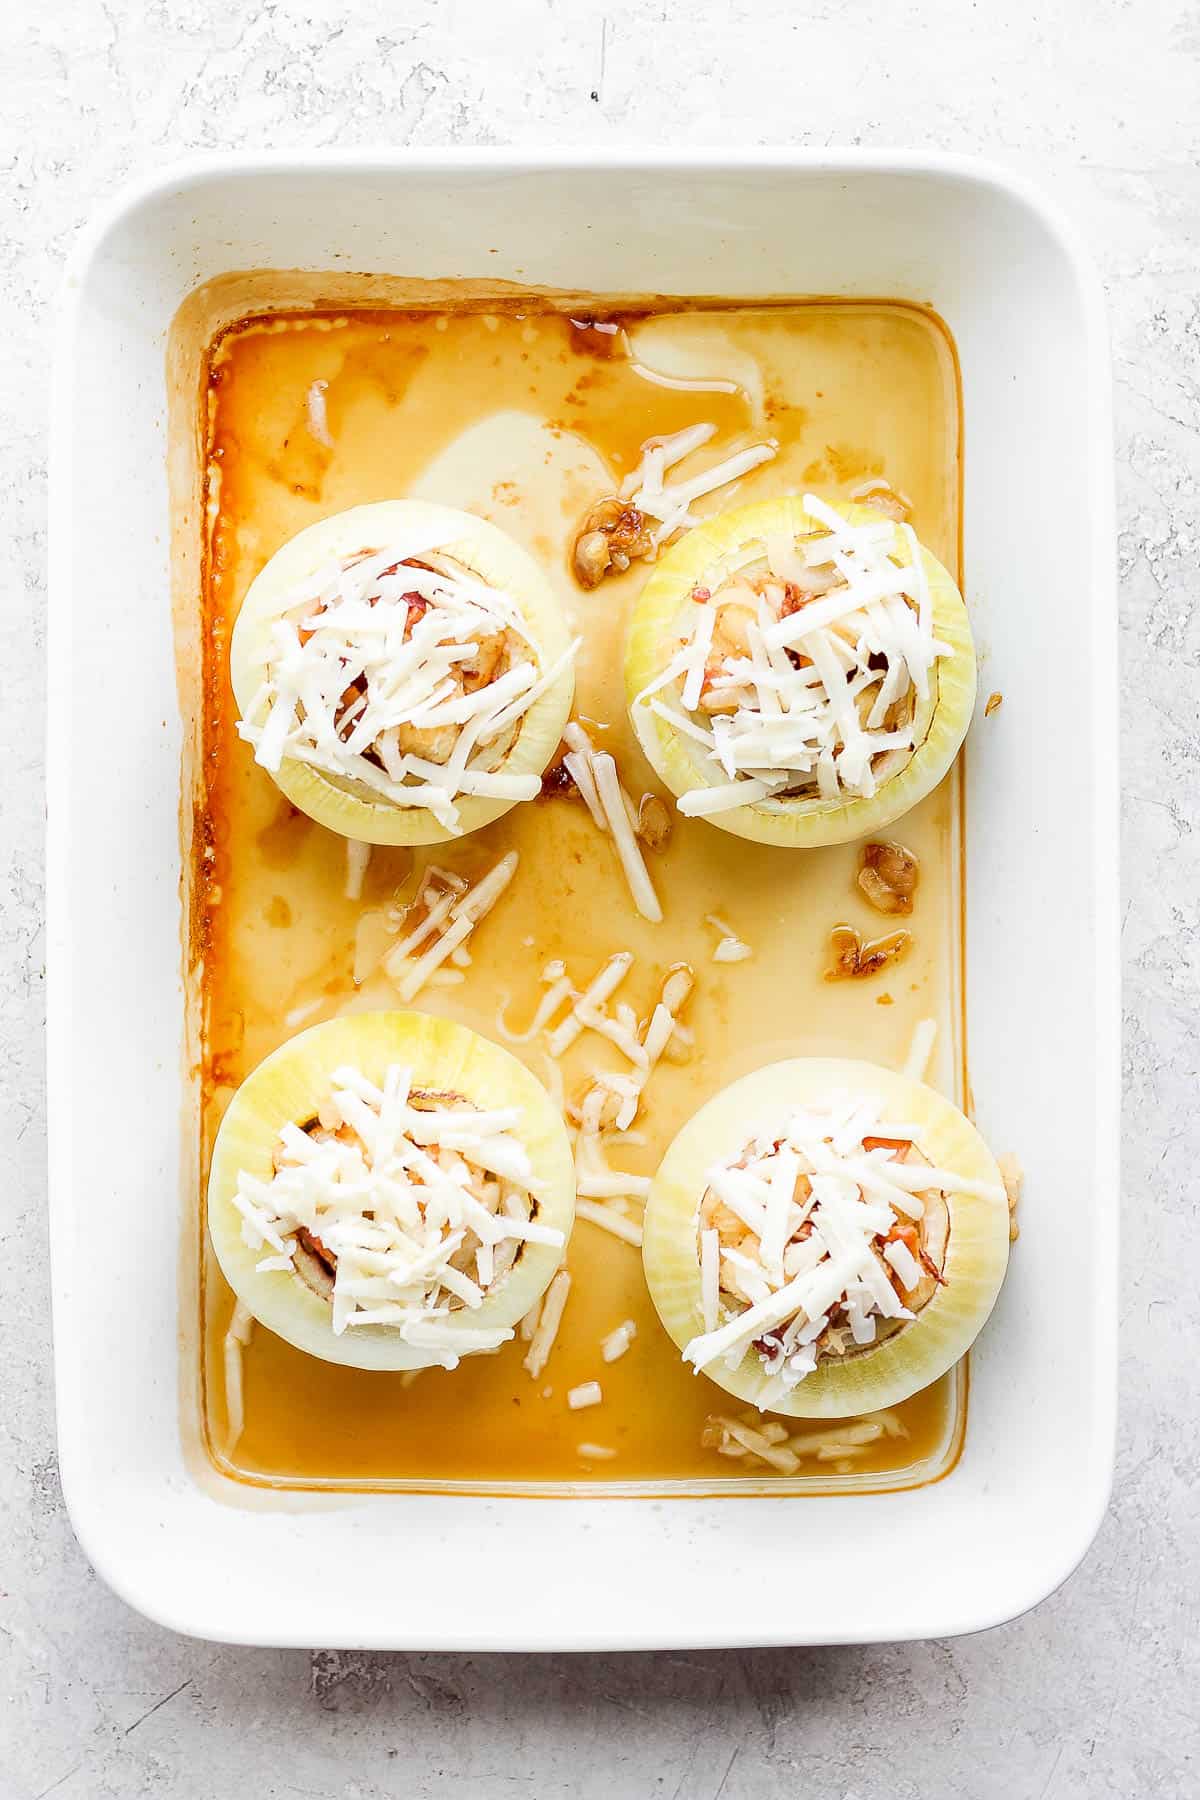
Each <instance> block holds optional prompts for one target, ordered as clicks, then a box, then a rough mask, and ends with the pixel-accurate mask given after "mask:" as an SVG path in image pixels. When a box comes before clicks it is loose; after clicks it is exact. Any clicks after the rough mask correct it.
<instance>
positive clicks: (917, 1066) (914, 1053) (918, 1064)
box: [904, 1019, 937, 1081]
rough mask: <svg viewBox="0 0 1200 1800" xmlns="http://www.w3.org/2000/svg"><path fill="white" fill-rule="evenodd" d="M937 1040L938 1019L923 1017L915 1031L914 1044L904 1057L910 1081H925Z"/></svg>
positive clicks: (905, 1070)
mask: <svg viewBox="0 0 1200 1800" xmlns="http://www.w3.org/2000/svg"><path fill="white" fill-rule="evenodd" d="M936 1042H937V1020H936V1019H922V1020H921V1022H920V1024H919V1025H918V1026H917V1028H916V1030H915V1031H914V1032H913V1038H912V1044H911V1046H910V1048H909V1052H908V1055H907V1056H906V1057H905V1059H904V1073H905V1074H906V1075H907V1076H908V1079H909V1080H910V1081H924V1079H925V1074H926V1071H927V1070H928V1068H929V1059H930V1057H931V1056H932V1055H933V1046H934V1044H935V1043H936Z"/></svg>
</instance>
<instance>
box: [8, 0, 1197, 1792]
mask: <svg viewBox="0 0 1200 1800" xmlns="http://www.w3.org/2000/svg"><path fill="white" fill-rule="evenodd" d="M0 67H2V68H3V70H4V103H3V106H2V107H0V121H2V122H0V169H2V170H3V198H2V199H0V370H2V371H3V376H2V382H0V391H2V400H0V406H2V416H3V430H2V431H0V511H2V519H3V525H2V529H0V570H2V571H3V574H2V579H0V594H2V596H3V600H2V607H0V684H2V696H3V697H2V701H0V754H2V756H3V764H2V766H3V768H4V769H5V771H6V778H5V781H4V785H3V806H2V809H0V1120H2V1121H3V1136H4V1149H5V1179H4V1181H3V1183H2V1184H0V1229H2V1238H3V1242H2V1248H0V1334H2V1336H0V1343H2V1364H3V1367H4V1370H5V1388H4V1391H5V1405H4V1408H3V1411H2V1412H0V1439H2V1440H3V1447H2V1449H0V1670H2V1682H0V1686H2V1690H3V1707H2V1710H0V1800H35V1797H40V1796H43V1795H49V1794H51V1793H53V1794H54V1795H56V1796H58V1797H59V1800H93V1797H99V1796H109V1795H111V1796H121V1797H122V1800H124V1797H125V1796H132V1795H140V1794H153V1795H155V1796H156V1797H161V1800H200V1797H202V1796H203V1797H205V1800H207V1797H208V1796H216V1795H221V1796H225V1795H246V1796H253V1797H254V1800H266V1797H268V1796H270V1797H274V1796H287V1795H294V1794H301V1795H314V1796H332V1795H338V1796H346V1797H347V1800H349V1797H353V1800H377V1797H382V1796H391V1795H397V1796H398V1795H404V1796H405V1797H406V1800H415V1797H417V1796H422V1795H427V1794H429V1795H434V1794H436V1795H439V1796H441V1795H455V1796H472V1797H474V1796H479V1797H481V1800H503V1797H504V1796H507V1795H509V1794H516V1793H522V1794H529V1795H532V1796H535V1797H536V1800H542V1797H543V1796H558V1795H564V1796H565V1795H568V1794H570V1795H572V1796H577V1797H579V1800H593V1797H594V1800H623V1797H624V1796H641V1795H647V1796H659V1795H661V1796H663V1800H718V1796H722V1797H723V1800H776V1797H779V1800H782V1797H783V1796H785V1795H786V1796H788V1797H789V1800H792V1797H794V1796H800V1795H808V1794H810V1793H811V1794H814V1795H820V1796H822V1800H851V1797H852V1800H941V1797H942V1796H946V1797H950V1796H955V1797H957V1796H960V1795H961V1796H963V1797H964V1800H993V1797H994V1800H1025V1797H1026V1796H1028V1800H1068V1796H1075V1795H1083V1794H1086V1795H1089V1796H1094V1797H1095V1800H1100V1797H1101V1796H1114V1797H1118V1796H1119V1797H1120V1800H1127V1797H1135V1796H1136V1797H1137V1800H1149V1797H1150V1796H1158V1795H1161V1796H1165V1797H1169V1800H1186V1796H1188V1795H1191V1794H1196V1793H1200V1729H1198V1724H1197V1716H1198V1715H1197V1706H1196V1695H1197V1692H1198V1691H1200V1652H1198V1643H1200V1640H1198V1638H1197V1633H1196V1625H1195V1617H1196V1607H1197V1600H1198V1596H1200V1579H1198V1577H1200V1518H1198V1511H1200V1508H1198V1504H1197V1499H1196V1495H1197V1492H1198V1491H1200V1483H1198V1480H1197V1477H1198V1474H1200V1446H1198V1435H1197V1415H1198V1411H1200V1409H1198V1406H1197V1385H1198V1384H1197V1380H1196V1373H1195V1371H1196V1368H1197V1366H1198V1362H1200V1358H1198V1356H1197V1330H1198V1327H1200V1306H1198V1303H1197V1294H1198V1292H1200V1249H1198V1245H1197V1234H1196V1230H1195V1226H1194V1223H1193V1218H1194V1209H1195V1207H1196V1199H1197V1192H1196V1190H1197V1182H1196V1177H1195V1174H1194V1172H1193V1175H1192V1176H1191V1177H1189V1175H1188V1170H1189V1169H1190V1168H1192V1157H1193V1155H1195V1154H1196V1151H1197V1149H1198V1148H1200V1125H1197V1123H1196V1122H1195V1120H1196V1101H1197V1061H1198V1057H1200V1050H1198V1041H1200V897H1198V896H1200V851H1198V848H1197V842H1198V840H1197V836H1196V834H1195V830H1194V821H1195V818H1196V813H1197V794H1198V776H1200V725H1198V714H1200V611H1198V610H1197V608H1196V603H1195V596H1196V594H1197V591H1198V588H1200V578H1198V564H1200V498H1198V484H1200V173H1198V172H1197V167H1196V152H1197V148H1198V146H1200V11H1198V10H1197V7H1196V0H1137V3H1135V0H1063V4H1061V5H1058V6H1051V5H1049V4H1046V5H1039V4H1037V3H1036V0H1009V4H1008V5H1006V6H990V5H987V4H985V3H983V0H980V3H979V4H966V3H964V0H924V4H922V3H921V0H915V3H914V0H907V3H906V0H892V3H891V4H876V5H870V4H863V5H860V6H858V7H854V8H851V7H849V6H846V5H844V4H839V3H838V0H691V4H687V5H684V4H679V3H677V0H657V3H655V0H612V3H611V4H607V5H606V4H605V0H599V4H597V5H596V6H594V7H589V8H583V7H579V6H575V5H573V4H571V0H442V3H441V4H439V3H438V0H408V4H406V5H404V6H401V7H395V8H386V7H383V6H380V5H379V4H378V3H375V4H368V3H367V0H300V4H298V5H289V4H286V3H284V0H278V3H270V4H266V5H257V4H256V3H255V0H245V3H244V4H242V5H235V6H230V5H228V4H225V3H224V0H186V4H185V0H147V4H145V5H134V4H132V3H131V0H111V3H109V4H106V3H105V0H44V3H42V4H38V3H37V0H14V6H13V7H12V8H10V13H9V15H8V17H7V19H6V20H5V22H4V23H3V24H2V25H0ZM556 142H557V143H576V144H578V143H596V144H654V143H665V144H670V145H675V146H680V145H688V144H695V145H716V146H728V145H735V144H739V143H772V144H785V143H797V144H813V145H830V144H832V145H843V144H878V145H905V146H918V145H925V146H932V147H937V148H942V149H955V150H961V151H970V152H977V153H982V154H985V155H988V156H991V157H993V158H995V159H997V160H999V161H1001V162H1005V163H1009V164H1012V165H1014V166H1019V167H1021V168H1022V169H1023V170H1024V171H1025V172H1026V173H1028V174H1030V175H1033V176H1035V177H1037V178H1039V179H1040V180H1042V181H1043V182H1044V183H1045V184H1046V186H1047V187H1048V188H1049V189H1050V190H1051V191H1052V192H1053V193H1054V194H1055V195H1056V197H1057V198H1058V199H1059V201H1060V202H1061V203H1063V204H1065V206H1066V207H1067V208H1068V209H1069V210H1070V211H1071V212H1072V213H1073V214H1074V215H1075V216H1076V218H1077V220H1078V222H1079V224H1080V226H1081V228H1082V230H1083V232H1084V234H1085V235H1086V237H1087V238H1088V240H1089V241H1090V243H1091V245H1092V248H1093V250H1094V252H1095V255H1096V257H1097V258H1098V260H1099V263H1100V265H1101V268H1102V270H1103V273H1104V277H1105V280H1106V283H1107V287H1108V292H1109V297H1110V302H1111V308H1112V322H1113V337H1114V351H1115V363H1116V381H1117V434H1118V458H1119V469H1118V483H1119V500H1120V524H1121V535H1120V550H1119V554H1120V566H1121V581H1122V589H1121V598H1122V644H1123V656H1124V664H1123V706H1122V715H1121V718H1120V719H1119V720H1117V719H1114V720H1113V730H1114V732H1120V734H1121V745H1122V757H1123V767H1124V793H1125V810H1124V831H1125V841H1124V850H1125V867H1126V870H1127V872H1128V881H1127V896H1126V900H1125V903H1124V954H1125V973H1126V1041H1125V1081H1126V1126H1125V1135H1124V1144H1125V1158H1124V1184H1125V1190H1126V1194H1127V1199H1128V1203H1127V1208H1126V1225H1125V1243H1124V1260H1125V1271H1126V1279H1125V1283H1124V1288H1123V1301H1122V1316H1121V1325H1122V1331H1123V1368H1124V1375H1123V1394H1122V1398H1123V1408H1124V1410H1123V1424H1122V1431H1121V1441H1120V1452H1119V1459H1118V1465H1117V1478H1116V1489H1115V1497H1114V1502H1113V1507H1112V1511H1111V1514H1110V1516H1109V1518H1108V1521H1107V1523H1106V1524H1105V1526H1104V1528H1103V1530H1102V1531H1101V1534H1100V1537H1099V1540H1098V1542H1097V1544H1096V1546H1095V1548H1094V1550H1093V1551H1092V1553H1091V1555H1090V1556H1089V1557H1088V1559H1087V1561H1086V1562H1085V1564H1084V1566H1083V1568H1082V1569H1081V1570H1080V1571H1079V1572H1078V1573H1077V1574H1076V1575H1075V1576H1074V1577H1073V1578H1072V1579H1071V1580H1070V1581H1069V1582H1068V1583H1067V1584H1066V1586H1065V1587H1064V1588H1063V1589H1062V1591H1061V1592H1060V1593H1058V1594H1057V1595H1055V1596H1054V1597H1053V1598H1052V1599H1051V1600H1049V1601H1047V1602H1046V1603H1045V1604H1044V1605H1043V1606H1042V1607H1040V1608H1039V1609H1038V1610H1037V1611H1036V1612H1035V1613H1033V1614H1032V1615H1031V1616H1030V1617H1028V1618H1025V1619H1023V1620H1020V1621H1019V1622H1018V1623H1016V1624H1014V1625H1010V1626H1007V1627H1005V1628H1003V1629H1000V1630H998V1631H994V1632H991V1633H989V1634H987V1635H984V1636H980V1637H976V1638H971V1639H965V1640H959V1641H955V1642H948V1643H929V1644H922V1645H915V1646H894V1647H886V1648H879V1649H875V1648H864V1649H841V1650H835V1651H803V1652H788V1651H774V1652H765V1651H764V1652H739V1653H736V1654H735V1653H730V1654H720V1655H718V1654H712V1655H681V1654H670V1655H661V1656H654V1657H622V1656H603V1657H581V1658H576V1659H571V1658H565V1657H564V1658H548V1657H547V1658H533V1659H526V1660H511V1661H510V1660H505V1659H502V1658H498V1657H449V1656H432V1657H430V1656H384V1655H360V1654H339V1653H337V1652H332V1651H314V1652H313V1653H312V1654H311V1655H310V1654H306V1653H304V1652H296V1651H291V1652H270V1651H250V1650H226V1649H220V1648H215V1647H212V1646H208V1645H204V1644H198V1643H191V1642H187V1641H185V1640H182V1639H178V1638H175V1637H172V1636H171V1635H169V1634H168V1633H166V1632H164V1631H162V1630H159V1629H158V1628H156V1627H153V1626H150V1625H147V1624H145V1623H144V1622H143V1621H142V1620H141V1619H139V1618H137V1617H135V1616H134V1615H133V1614H131V1613H130V1612H128V1611H127V1610H126V1609H125V1607H124V1606H123V1605H122V1604H121V1603H120V1602H119V1601H117V1600H116V1599H114V1598H113V1597H112V1596H111V1595H110V1594H109V1593H108V1592H107V1590H106V1589H105V1588H104V1587H103V1585H102V1584H101V1583H100V1581H99V1580H98V1579H97V1578H96V1576H95V1575H94V1574H93V1573H92V1571H91V1569H90V1568H89V1567H88V1565H87V1563H86V1561H85V1560H84V1557H83V1556H82V1554H81V1552H80V1551H79V1549H78V1547H77V1546H76V1544H75V1541H74V1538H73V1536H72V1534H71V1529H70V1526H69V1525H68V1523H67V1521H66V1518H65V1515H64V1513H63V1509H62V1504H61V1499H60V1496H59V1490H58V1483H57V1475H56V1465H55V1454H54V1425H53V1399H52V1388H51V1376H50V1326H49V1319H48V1305H47V1286H46V1235H45V1225H44V1207H43V1194H44V1107H43V1096H44V1083H43V1072H42V1042H41V1027H42V1018H43V960H42V932H41V926H42V904H41V849H42V844H41V840H42V805H43V803H42V790H41V750H40V741H39V740H40V729H41V727H40V696H41V694H42V691H43V671H42V655H43V641H44V634H43V618H44V606H45V598H44V596H45V574H44V563H45V524H44V520H45V494H44V486H45V467H46V448H45V423H46V414H47V370H48V357H49V339H50V326H51V312H52V302H53V298H54V294H55V290H56V286H57V282H58V278H59V271H60V267H61V263H62V258H63V255H64V252H65V250H66V249H67V247H68V245H69V244H70V242H71V239H72V237H73V234H74V233H75V231H76V229H77V227H78V226H79V225H80V223H81V222H82V221H83V220H84V218H85V217H86V216H87V215H88V213H89V212H90V211H91V210H92V208H93V207H94V206H95V205H96V204H97V202H98V201H100V200H102V199H103V198H105V197H106V196H107V195H109V194H110V193H111V192H112V190H113V189H114V188H115V187H116V186H117V185H118V184H119V183H120V182H122V181H123V180H125V178H126V177H128V176H130V175H136V174H141V173H143V172H145V171H149V170H151V169H156V168H158V167H159V166H160V165H161V164H163V163H164V162H165V161H166V160H168V159H169V158H171V157H174V156H177V155H182V154H184V153H187V152H189V151H194V150H198V149H200V150H203V149H223V148H247V149H253V148H257V147H263V146H281V147H298V148H299V147H308V148H315V147H324V146H342V145H347V146H348V145H364V144H365V145H382V144H392V145H396V144H420V145H440V144H446V143H456V144H501V143H514V144H521V145H529V146H543V145H550V144H553V143H556ZM1069 948H1070V947H1069V946H1064V953H1069ZM919 1548H920V1549H921V1552H922V1554H924V1555H929V1556H935V1555H936V1554H937V1546H936V1544H930V1545H926V1546H922V1547H919ZM984 1553H986V1551H985V1549H984Z"/></svg>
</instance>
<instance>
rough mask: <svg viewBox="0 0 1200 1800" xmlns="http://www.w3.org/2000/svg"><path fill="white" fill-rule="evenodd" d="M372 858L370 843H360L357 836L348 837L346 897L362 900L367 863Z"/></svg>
mask: <svg viewBox="0 0 1200 1800" xmlns="http://www.w3.org/2000/svg"><path fill="white" fill-rule="evenodd" d="M370 860H371V846H370V844H360V843H359V842H358V841H357V839H355V838H347V839H346V898H347V900H361V899H362V891H363V877H364V875H365V874H366V872H367V864H368V863H369V862H370Z"/></svg>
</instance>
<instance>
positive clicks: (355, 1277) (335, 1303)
mask: <svg viewBox="0 0 1200 1800" xmlns="http://www.w3.org/2000/svg"><path fill="white" fill-rule="evenodd" d="M519 1132H520V1109H519V1108H517V1107H511V1108H503V1109H496V1110H492V1111H482V1110H480V1109H478V1108H476V1107H474V1106H472V1105H471V1104H470V1103H469V1102H467V1101H465V1100H463V1099H462V1098H461V1097H459V1096H454V1095H446V1094H426V1093H423V1092H421V1091H420V1090H416V1089H414V1088H413V1086H412V1075H411V1071H410V1070H408V1069H405V1068H402V1067H400V1066H399V1065H398V1064H393V1065H392V1066H391V1067H389V1069H388V1070H387V1073H386V1075H385V1077H384V1082H383V1086H382V1087H376V1086H375V1084H374V1083H373V1082H371V1081H368V1080H367V1078H366V1077H365V1076H364V1075H363V1074H362V1073H361V1071H359V1070H357V1069H353V1068H343V1069H338V1070H336V1071H335V1072H334V1074H333V1077H332V1089H331V1092H330V1094H329V1096H328V1098H327V1099H326V1100H325V1101H324V1102H323V1104H322V1106H321V1108H320V1111H319V1113H318V1115H317V1118H316V1119H315V1120H314V1121H313V1122H312V1124H311V1125H309V1126H308V1128H307V1129H303V1128H302V1127H301V1126H300V1125H299V1124H296V1123H289V1124H285V1125H284V1126H283V1128H282V1130H281V1132H280V1135H279V1145H278V1148H277V1151H276V1155H275V1173H274V1175H273V1177H272V1178H271V1180H270V1181H262V1180H260V1179H258V1177H256V1176H253V1175H250V1174H248V1173H247V1172H246V1171H244V1170H243V1171H242V1172H241V1173H240V1174H239V1176H238V1186H237V1192H236V1194H235V1196H234V1205H235V1206H236V1207H237V1208H238V1211H239V1212H240V1213H241V1215H242V1221H243V1223H242V1236H243V1239H244V1241H245V1243H246V1244H247V1246H248V1247H249V1248H250V1249H252V1250H254V1249H263V1248H267V1249H269V1250H270V1252H271V1253H272V1254H270V1255H269V1256H267V1257H265V1258H264V1259H263V1260H262V1261H261V1262H260V1263H259V1264H258V1268H259V1270H260V1271H262V1272H269V1271H280V1272H282V1271H285V1270H287V1271H290V1272H291V1273H292V1274H293V1275H294V1276H295V1278H298V1279H299V1278H303V1279H306V1280H308V1281H309V1285H313V1280H314V1278H315V1280H316V1281H317V1282H318V1283H319V1284H320V1288H321V1290H322V1291H325V1292H326V1293H327V1297H328V1299H329V1302H330V1307H331V1326H332V1329H333V1331H334V1333H335V1335H339V1336H340V1334H341V1333H342V1332H343V1331H345V1330H347V1329H348V1328H352V1327H355V1326H363V1325H383V1326H387V1327H388V1328H389V1329H392V1330H395V1331H396V1332H398V1334H399V1335H400V1337H401V1338H402V1339H403V1340H404V1341H405V1342H406V1343H409V1344H412V1345H413V1346H414V1347H415V1348H419V1349H422V1350H428V1351H430V1352H431V1353H434V1354H436V1356H437V1359H438V1360H439V1361H441V1362H442V1363H443V1365H444V1366H445V1367H446V1368H451V1369H452V1368H454V1367H456V1365H457V1363H458V1360H459V1356H460V1354H465V1353H467V1352H470V1351H481V1350H491V1349H496V1348H498V1347H499V1346H500V1345H501V1344H504V1343H507V1342H508V1340H509V1339H510V1338H511V1337H512V1335H513V1333H512V1331H511V1329H509V1328H507V1327H503V1328H495V1327H481V1328H479V1329H471V1328H469V1327H464V1326H463V1324H462V1321H461V1319H456V1320H455V1321H454V1323H453V1325H451V1315H455V1314H459V1313H461V1312H464V1311H465V1312H468V1313H469V1312H471V1311H474V1310H476V1309H477V1308H479V1307H480V1306H481V1305H482V1304H483V1301H484V1299H485V1298H486V1297H487V1295H488V1294H489V1293H491V1292H494V1291H495V1290H496V1288H498V1287H499V1285H500V1284H501V1283H502V1282H503V1279H504V1277H505V1275H506V1274H507V1272H508V1270H509V1269H510V1268H511V1267H512V1266H513V1263H514V1262H515V1261H516V1259H517V1257H518V1256H519V1255H520V1253H521V1247H522V1245H523V1244H526V1243H537V1244H550V1245H554V1246H556V1247H561V1246H562V1244H563V1242H564V1238H563V1234H562V1232H561V1231H559V1230H557V1229H555V1228H554V1227H551V1226H547V1225H541V1224H539V1223H538V1222H537V1210H538V1208H537V1192H538V1184H537V1181H536V1180H535V1177H534V1173H533V1169H532V1166H531V1164H530V1160H529V1156H528V1153H527V1151H526V1150H525V1147H524V1145H523V1144H522V1142H521V1139H520V1135H519Z"/></svg>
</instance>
